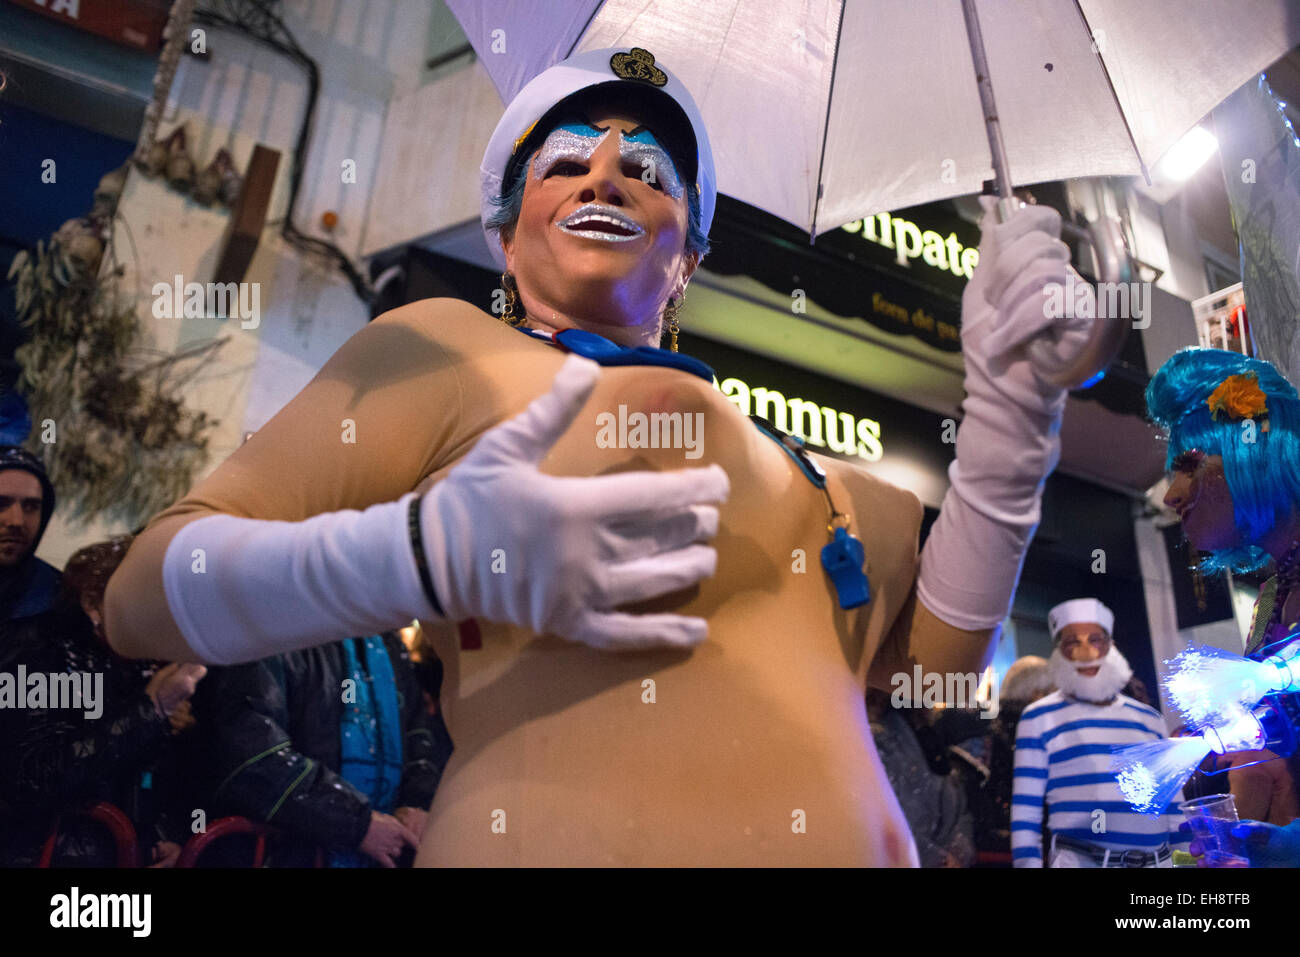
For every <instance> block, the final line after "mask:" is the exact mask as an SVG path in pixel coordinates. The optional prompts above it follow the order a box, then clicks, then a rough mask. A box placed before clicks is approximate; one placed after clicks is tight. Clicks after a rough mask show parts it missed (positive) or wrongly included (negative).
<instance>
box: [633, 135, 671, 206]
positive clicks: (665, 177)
mask: <svg viewBox="0 0 1300 957" xmlns="http://www.w3.org/2000/svg"><path fill="white" fill-rule="evenodd" d="M618 153H619V156H621V157H622V158H623V159H624V161H626V162H631V163H635V164H636V165H637V166H639V167H640V168H641V169H642V170H651V171H653V175H654V178H655V180H658V182H659V185H660V186H662V187H663V190H664V192H665V193H667V194H668V195H669V196H671V197H672V198H673V199H680V198H681V195H682V181H681V180H680V179H679V178H678V176H677V167H676V166H674V165H673V161H672V159H671V158H670V157H669V156H668V151H667V150H665V149H664V148H663V147H662V146H660V145H659V143H658V141H657V140H656V139H655V138H654V134H653V133H651V132H650V131H649V130H644V129H643V130H639V131H637V132H636V133H634V134H632V135H631V136H628V135H627V134H626V133H624V134H623V135H622V138H621V139H620V140H619V144H618ZM644 175H645V174H644V173H643V174H642V176H643V177H644ZM652 182H653V180H652Z"/></svg>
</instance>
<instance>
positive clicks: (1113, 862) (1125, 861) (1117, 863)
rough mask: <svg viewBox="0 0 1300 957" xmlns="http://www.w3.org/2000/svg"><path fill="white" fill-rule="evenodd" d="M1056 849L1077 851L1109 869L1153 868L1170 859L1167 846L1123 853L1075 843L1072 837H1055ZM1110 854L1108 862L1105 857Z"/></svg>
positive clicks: (1083, 843)
mask: <svg viewBox="0 0 1300 957" xmlns="http://www.w3.org/2000/svg"><path fill="white" fill-rule="evenodd" d="M1054 840H1055V841H1056V846H1057V847H1062V848H1065V850H1067V851H1078V852H1079V853H1080V854H1087V855H1088V856H1089V857H1091V858H1092V859H1093V861H1095V862H1096V863H1097V864H1099V865H1102V866H1109V867H1155V866H1156V865H1157V864H1159V863H1160V862H1161V861H1164V860H1168V859H1169V857H1170V851H1169V845H1168V844H1162V845H1160V846H1159V847H1158V848H1156V849H1155V850H1154V851H1139V850H1136V849H1133V848H1130V849H1129V850H1125V851H1115V850H1109V851H1108V849H1107V848H1104V847H1101V846H1099V845H1097V844H1089V843H1088V842H1087V841H1076V840H1075V839H1074V838H1072V837H1061V836H1060V835H1055V836H1054ZM1107 853H1109V854H1110V858H1109V862H1108V859H1107V857H1106V855H1107Z"/></svg>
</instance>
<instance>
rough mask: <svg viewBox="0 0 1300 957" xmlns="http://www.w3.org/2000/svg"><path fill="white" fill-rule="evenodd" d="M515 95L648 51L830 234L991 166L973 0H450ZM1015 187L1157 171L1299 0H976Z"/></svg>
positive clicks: (1286, 42) (780, 212) (1280, 38)
mask: <svg viewBox="0 0 1300 957" xmlns="http://www.w3.org/2000/svg"><path fill="white" fill-rule="evenodd" d="M447 4H448V6H449V7H450V8H451V10H452V12H453V13H454V14H455V15H456V17H457V18H458V19H459V20H460V22H461V25H462V27H463V28H464V30H465V33H466V36H467V37H468V38H469V40H470V43H471V44H472V45H473V46H474V48H475V50H476V51H477V52H478V54H479V56H480V58H481V59H482V61H483V64H484V66H485V67H486V68H487V70H488V72H489V74H490V75H491V77H492V80H493V82H494V83H495V84H496V87H497V91H498V92H499V93H500V94H501V98H502V100H503V102H506V103H508V102H510V100H511V99H513V98H514V95H515V93H517V92H518V91H519V89H520V88H521V87H522V86H523V85H524V84H525V83H527V82H528V80H530V79H532V77H534V76H536V75H537V74H538V73H540V72H541V71H542V70H544V69H546V68H547V67H549V66H552V65H553V64H555V63H557V62H559V61H560V60H563V59H565V58H566V57H568V56H570V55H571V54H574V53H580V52H584V51H586V50H592V49H599V48H602V47H614V46H619V47H632V46H639V47H643V48H645V49H647V50H649V51H650V52H651V53H653V54H654V56H655V57H656V59H657V60H660V61H662V62H663V63H664V64H665V65H666V66H667V67H668V68H669V69H671V70H672V71H673V72H674V73H675V74H676V75H677V76H678V77H680V78H681V79H682V81H683V82H684V83H685V84H686V86H687V88H688V89H689V90H690V91H691V93H692V94H693V96H694V97H695V100H696V102H697V103H698V104H699V106H700V110H701V113H702V114H703V117H704V121H705V124H706V125H707V127H708V129H709V136H710V139H711V140H712V142H713V148H714V154H715V162H716V164H717V175H718V188H719V190H721V191H722V192H725V193H727V194H728V195H730V196H733V197H735V198H736V199H739V200H742V201H743V202H746V203H749V204H750V205H752V206H756V207H758V208H759V209H762V210H765V211H767V212H770V213H772V214H774V215H776V216H779V217H781V218H782V219H785V220H787V221H789V222H791V223H794V224H796V225H798V226H800V227H801V228H803V229H805V230H807V231H808V232H809V233H810V234H811V235H812V236H813V237H814V238H815V236H816V234H817V233H818V232H824V231H826V230H828V229H833V228H835V227H837V226H841V225H843V224H844V223H847V222H850V221H852V220H855V219H860V218H862V217H863V216H867V215H870V214H873V213H876V212H880V211H884V210H893V209H901V208H905V207H908V206H914V205H917V204H920V203H925V202H931V201H934V200H939V199H945V198H948V197H951V196H961V195H967V194H970V193H977V192H979V191H980V189H981V187H982V185H983V183H984V181H986V180H989V179H991V178H992V177H993V169H992V162H991V158H990V149H989V140H988V135H987V132H986V127H985V123H984V113H983V110H982V108H981V103H980V97H979V92H978V87H977V84H976V77H975V69H974V67H973V66H972V58H971V49H970V43H969V39H968V33H967V27H966V23H965V20H964V17H963V14H962V8H961V4H960V3H957V2H956V0H800V2H798V3H795V2H775V0H547V2H545V3H538V2H536V0H447ZM976 8H977V11H978V15H979V23H980V26H981V29H982V33H983V40H984V47H985V50H986V52H987V57H988V70H989V76H990V78H991V81H992V85H993V90H994V95H995V97H996V100H997V109H998V118H999V121H1000V124H1001V130H1002V137H1003V140H1004V142H1005V144H1006V151H1007V156H1008V165H1009V175H1010V179H1011V181H1012V183H1014V184H1015V185H1026V184H1031V183H1039V182H1045V181H1050V180H1060V179H1070V178H1074V177H1080V176H1102V175H1142V174H1144V172H1145V170H1146V169H1147V168H1148V167H1150V166H1151V165H1152V164H1153V163H1154V162H1155V161H1156V160H1157V159H1159V158H1160V156H1161V155H1163V154H1164V152H1165V151H1166V150H1168V149H1169V147H1170V146H1172V145H1173V144H1174V143H1175V142H1176V141H1177V140H1178V138H1179V137H1180V136H1182V134H1183V133H1185V132H1186V131H1187V130H1189V129H1190V128H1191V127H1192V126H1194V125H1195V124H1196V123H1197V122H1198V121H1200V120H1201V119H1202V118H1203V117H1204V116H1205V115H1206V114H1207V113H1209V111H1210V110H1212V109H1213V108H1214V107H1215V106H1216V105H1218V104H1219V103H1220V102H1221V101H1222V100H1223V99H1224V98H1225V97H1227V96H1228V95H1229V94H1230V93H1232V91H1233V90H1235V89H1236V88H1237V87H1239V86H1241V85H1242V83H1244V82H1245V81H1246V80H1247V79H1249V78H1250V77H1252V76H1254V75H1255V74H1257V73H1259V72H1260V70H1262V69H1263V68H1264V67H1266V66H1268V65H1269V64H1270V63H1272V62H1273V61H1274V60H1276V59H1277V58H1278V57H1280V56H1282V55H1283V54H1284V53H1286V52H1287V51H1288V50H1290V49H1291V48H1292V47H1293V46H1296V45H1298V44H1300V6H1297V5H1296V4H1295V3H1288V0H1198V2H1197V3H1196V4H1194V5H1188V4H1187V3H1185V2H1184V0H1141V2H1134V0H1018V2H1015V3H1010V2H1005V0H979V2H978V3H977V4H976Z"/></svg>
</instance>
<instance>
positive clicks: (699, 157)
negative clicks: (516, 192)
mask: <svg viewBox="0 0 1300 957" xmlns="http://www.w3.org/2000/svg"><path fill="white" fill-rule="evenodd" d="M597 86H599V87H605V86H610V87H613V86H617V87H618V90H617V91H616V94H617V95H618V96H619V97H620V98H621V97H628V98H629V99H630V101H631V102H630V103H629V105H631V106H634V105H636V104H637V103H644V104H646V105H647V106H650V107H652V108H657V110H658V112H659V113H660V115H662V116H664V117H665V118H667V119H668V120H669V122H670V123H672V124H675V125H676V129H673V130H670V131H667V132H664V134H663V135H664V136H665V138H668V139H673V138H676V140H677V141H678V143H679V144H680V145H679V146H678V148H677V150H676V152H682V153H683V154H684V155H682V157H681V158H682V159H684V160H685V163H686V166H687V168H686V169H684V170H681V171H680V172H681V174H682V181H683V182H685V183H694V185H695V188H696V190H697V191H698V193H699V197H700V229H701V230H702V231H703V232H704V233H705V235H708V232H709V226H710V225H712V223H713V210H714V207H715V206H716V204H717V196H718V189H717V181H716V179H715V177H714V171H713V150H712V149H711V148H710V146H709V135H708V132H707V131H706V130H705V129H704V120H703V118H702V117H701V116H700V110H699V107H697V106H696V105H695V100H694V99H693V98H692V97H691V94H690V93H689V92H688V91H687V89H686V87H685V86H683V85H682V81H681V80H679V79H677V77H675V76H673V75H672V73H670V72H669V71H668V70H665V69H664V68H663V66H662V65H661V64H658V63H655V58H654V55H653V54H652V53H650V52H649V51H647V50H643V49H641V48H640V47H632V48H630V49H626V48H622V47H608V48H605V49H603V50H588V51H587V52H586V53H579V54H576V55H575V56H571V57H569V58H568V59H567V60H563V61H561V62H559V63H557V64H555V66H553V67H551V68H550V69H548V70H544V71H542V72H541V73H539V74H538V75H537V76H535V77H533V79H532V80H530V81H529V82H528V84H527V85H526V86H524V88H523V89H522V90H520V91H519V93H518V94H517V95H516V96H515V98H514V99H513V100H511V101H510V105H509V106H507V107H506V111H505V113H504V114H503V115H502V117H501V121H500V122H499V123H497V128H496V129H495V130H494V131H493V132H492V138H491V139H490V140H489V141H488V145H487V150H486V151H485V152H484V153H483V163H482V165H481V166H480V168H479V184H480V192H479V216H480V220H481V221H482V222H484V223H486V222H487V220H488V218H489V217H490V216H491V215H492V214H493V213H494V212H495V211H496V209H495V207H494V206H493V205H492V200H493V199H494V198H498V197H499V196H500V195H501V189H502V185H503V183H506V182H507V181H508V180H507V177H508V174H510V173H512V172H513V170H514V168H515V167H516V166H518V164H519V163H520V162H522V160H523V159H525V158H526V157H527V156H528V155H529V153H531V151H532V148H533V147H534V146H537V145H540V143H538V142H537V138H538V137H539V136H540V134H543V133H546V132H548V128H547V127H548V121H549V120H551V119H552V118H558V115H559V113H560V112H561V107H562V105H563V104H564V101H566V100H568V99H569V98H570V97H572V96H573V95H574V94H576V93H580V92H582V91H584V90H589V89H592V88H594V87H597ZM656 132H658V131H656ZM530 134H533V135H532V137H531V139H530ZM684 138H689V139H690V140H691V142H682V140H683V139H684ZM665 145H667V144H665ZM669 152H670V153H671V152H674V150H673V149H672V148H670V150H669ZM691 154H694V155H691ZM688 188H689V187H688ZM483 235H484V237H485V238H486V239H487V244H488V249H489V250H491V252H492V258H493V259H495V260H496V262H497V265H498V266H500V267H501V268H502V269H504V268H505V267H506V259H505V254H504V253H502V251H501V241H500V239H499V237H498V233H497V230H495V229H493V230H489V229H488V228H487V226H486V225H485V226H484V227H483Z"/></svg>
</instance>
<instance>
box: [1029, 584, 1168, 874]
mask: <svg viewBox="0 0 1300 957" xmlns="http://www.w3.org/2000/svg"><path fill="white" fill-rule="evenodd" d="M1047 623H1048V627H1049V628H1050V630H1051V633H1052V641H1053V643H1054V647H1053V650H1052V656H1051V658H1050V659H1049V660H1048V668H1049V670H1050V673H1051V677H1052V681H1053V683H1054V684H1055V685H1056V688H1057V690H1056V691H1054V692H1052V693H1051V694H1049V695H1047V696H1046V697H1043V698H1039V699H1038V700H1037V701H1035V702H1034V703H1033V704H1032V705H1030V706H1029V707H1028V708H1026V709H1025V711H1024V714H1022V715H1021V717H1020V724H1019V725H1018V727H1017V729H1016V771H1015V788H1014V797H1013V798H1012V802H1011V848H1012V857H1013V860H1014V863H1015V866H1016V867H1042V866H1043V844H1044V838H1045V835H1044V832H1043V817H1044V813H1046V817H1047V835H1046V838H1047V841H1048V851H1047V856H1048V861H1049V866H1051V867H1171V866H1173V865H1172V860H1171V851H1170V845H1171V844H1175V845H1179V846H1180V847H1185V845H1186V843H1187V840H1188V839H1187V836H1186V835H1180V834H1179V833H1178V824H1179V823H1180V822H1181V820H1182V815H1181V814H1179V813H1178V809H1177V805H1178V803H1179V802H1181V801H1182V799H1183V798H1182V793H1181V792H1180V793H1179V794H1178V795H1177V796H1176V797H1175V798H1174V800H1173V801H1171V802H1170V804H1169V807H1168V808H1166V809H1165V813H1163V814H1159V815H1155V816H1152V815H1147V814H1139V813H1137V812H1136V811H1134V810H1133V808H1132V806H1131V805H1129V803H1128V802H1127V801H1126V800H1125V799H1124V796H1123V794H1121V793H1120V790H1119V786H1118V785H1117V784H1116V782H1115V776H1114V774H1113V773H1112V771H1111V768H1110V763H1111V750H1112V748H1115V747H1119V746H1122V745H1126V744H1140V743H1143V742H1146V741H1151V740H1155V739H1158V738H1163V737H1165V733H1164V721H1163V719H1162V718H1161V717H1160V714H1159V712H1157V711H1156V710H1155V709H1154V708H1151V707H1149V706H1148V705H1144V704H1141V703H1139V702H1137V701H1135V700H1134V699H1132V698H1130V697H1128V696H1127V695H1124V694H1121V693H1120V689H1121V688H1123V687H1124V686H1125V685H1126V684H1127V683H1128V681H1129V679H1130V678H1132V677H1133V670H1132V669H1131V668H1130V667H1129V664H1128V661H1126V660H1125V658H1124V656H1123V655H1122V654H1121V653H1120V650H1119V649H1118V648H1116V647H1115V646H1114V644H1113V642H1112V641H1111V635H1112V633H1113V631H1114V626H1115V613H1114V612H1112V611H1111V610H1110V609H1109V608H1107V607H1106V606H1105V605H1103V604H1102V603H1101V602H1099V601H1098V600H1097V599H1095V598H1075V599H1073V600H1071V601H1067V602H1062V603H1061V604H1059V605H1057V606H1056V607H1055V608H1053V609H1052V610H1051V611H1049V612H1048V613H1047Z"/></svg>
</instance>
